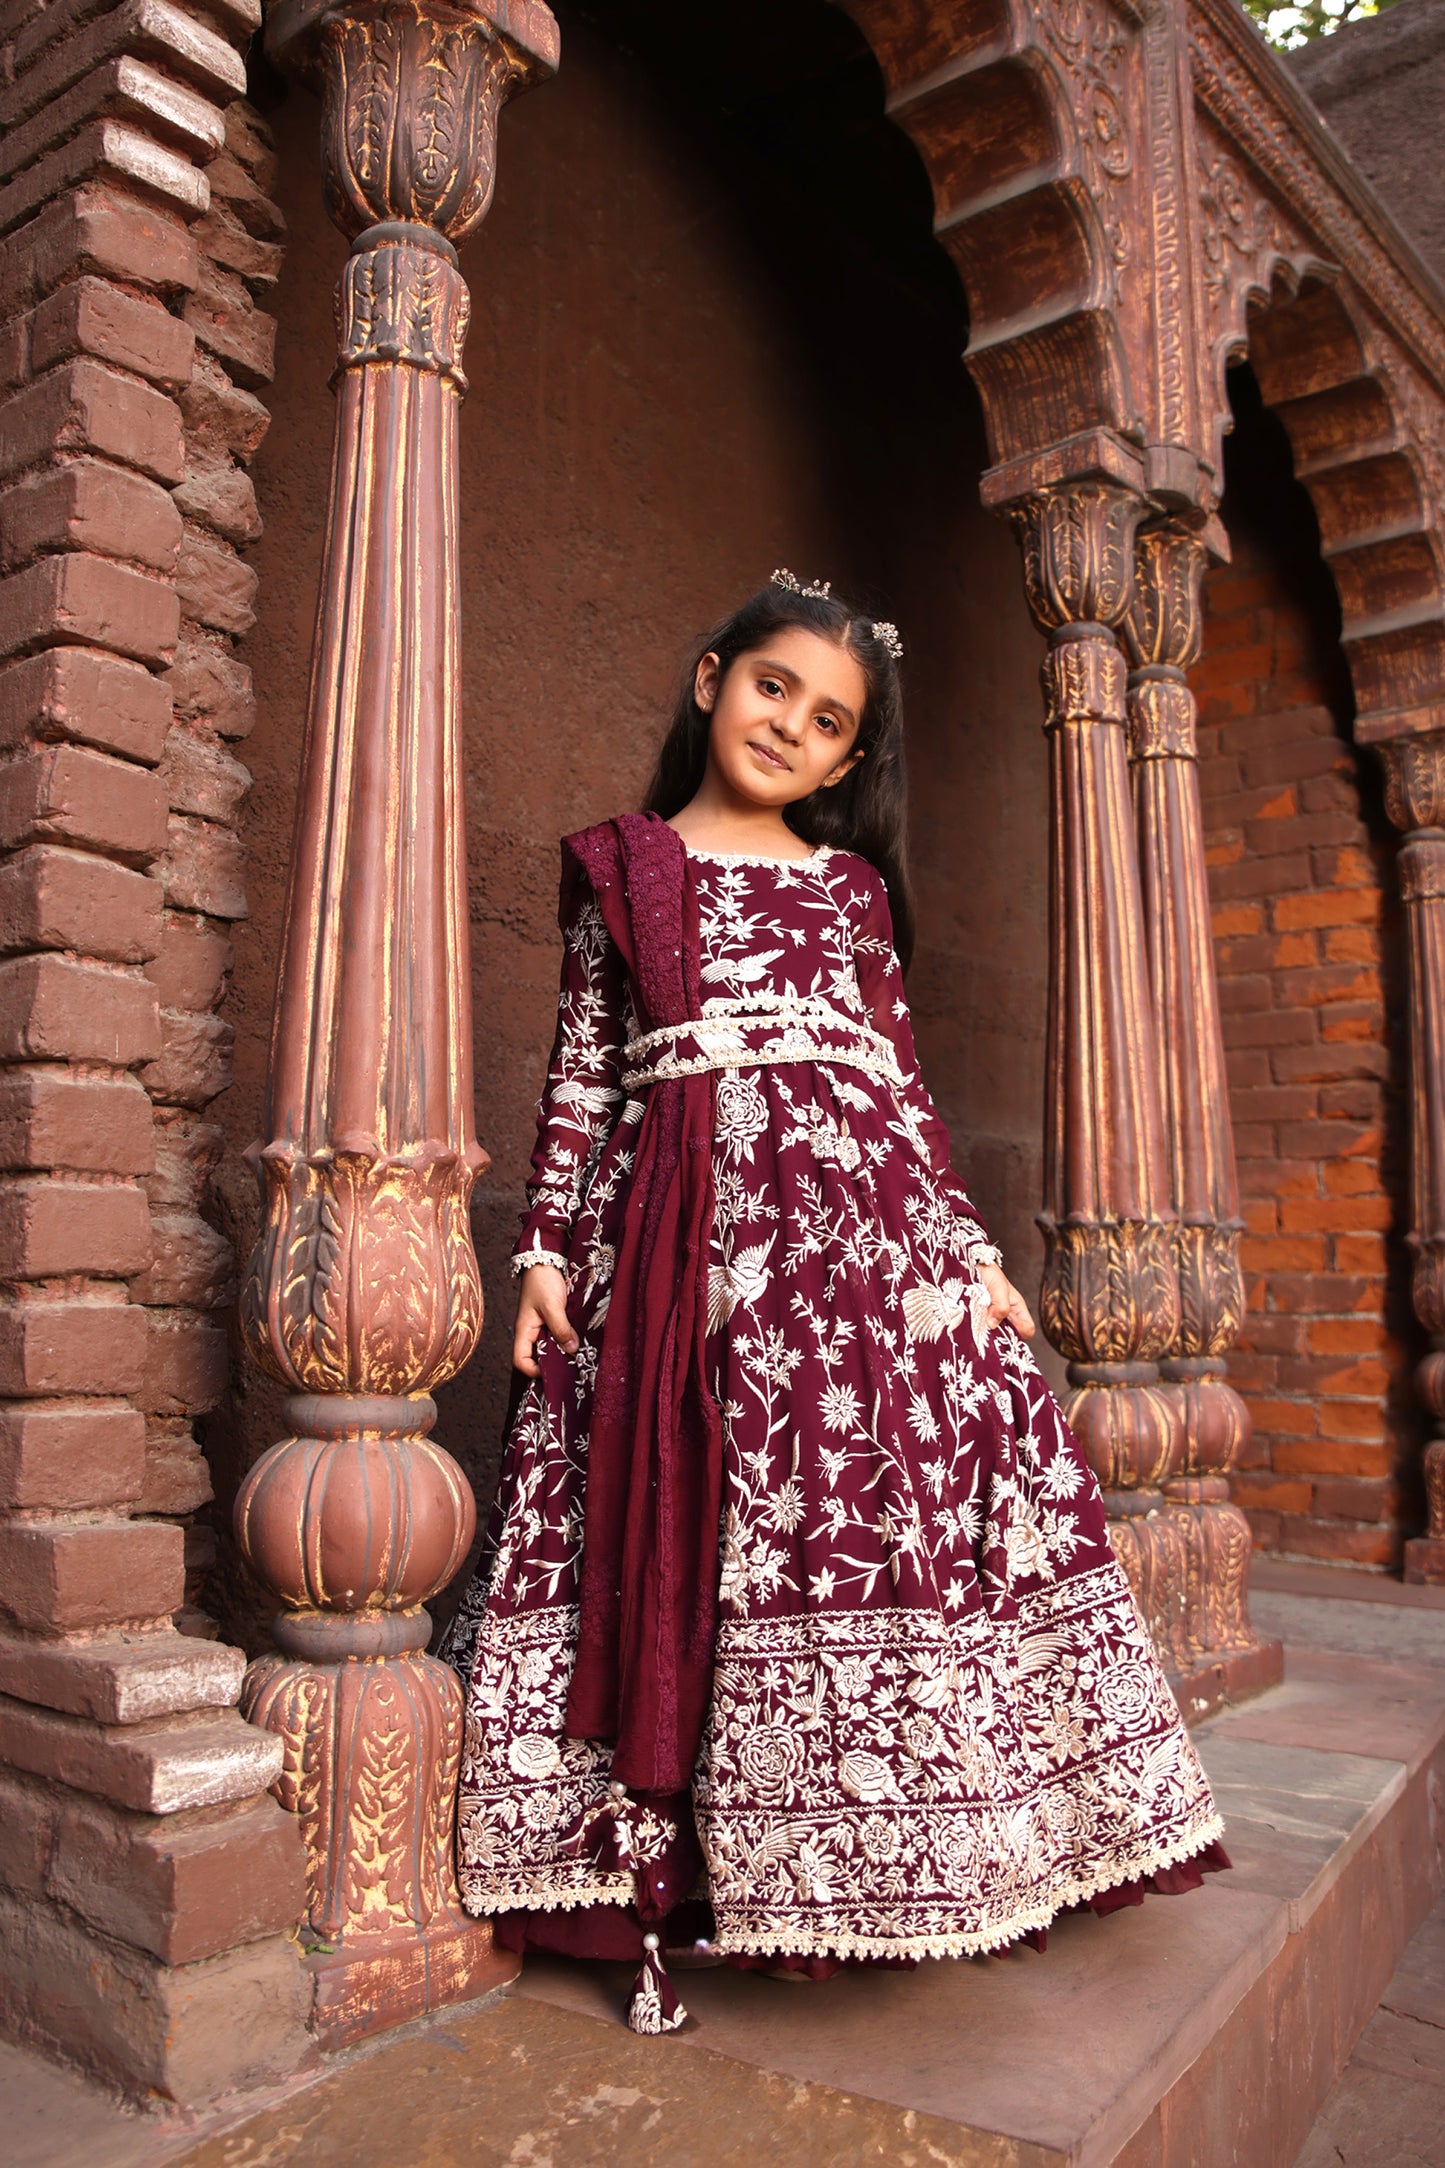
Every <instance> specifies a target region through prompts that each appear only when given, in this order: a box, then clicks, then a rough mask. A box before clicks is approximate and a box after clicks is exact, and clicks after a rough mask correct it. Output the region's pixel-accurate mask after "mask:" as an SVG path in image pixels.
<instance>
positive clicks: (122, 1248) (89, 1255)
mask: <svg viewBox="0 0 1445 2168" xmlns="http://www.w3.org/2000/svg"><path fill="white" fill-rule="evenodd" d="M150 1261H151V1227H150V1210H149V1207H148V1205H147V1203H146V1198H145V1192H144V1191H143V1190H141V1189H138V1188H136V1187H135V1186H134V1185H133V1184H131V1183H129V1182H86V1181H79V1180H66V1181H57V1180H56V1179H55V1178H54V1177H51V1176H45V1175H34V1176H31V1177H30V1178H28V1179H14V1178H12V1179H11V1180H9V1181H4V1182H0V1280H44V1279H53V1278H57V1277H59V1276H60V1275H61V1274H64V1273H89V1274H92V1275H97V1276H99V1275H109V1274H115V1275H117V1276H121V1277H127V1278H128V1277H130V1276H131V1275H132V1274H135V1273H139V1272H144V1271H145V1269H146V1267H147V1266H148V1265H149V1264H150Z"/></svg>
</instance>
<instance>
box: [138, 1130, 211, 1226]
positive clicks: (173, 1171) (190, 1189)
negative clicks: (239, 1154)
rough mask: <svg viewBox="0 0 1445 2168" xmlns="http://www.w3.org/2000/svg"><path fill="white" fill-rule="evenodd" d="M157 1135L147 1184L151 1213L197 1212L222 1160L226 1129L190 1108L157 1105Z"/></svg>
mask: <svg viewBox="0 0 1445 2168" xmlns="http://www.w3.org/2000/svg"><path fill="white" fill-rule="evenodd" d="M155 1136H156V1163H155V1170H154V1172H153V1173H152V1175H151V1177H150V1179H149V1180H148V1181H147V1183H146V1194H147V1196H148V1197H149V1198H150V1201H151V1210H152V1212H153V1213H157V1214H159V1213H166V1212H181V1213H189V1212H194V1210H195V1208H196V1206H197V1205H198V1204H199V1203H200V1201H201V1199H202V1197H203V1196H204V1195H205V1191H206V1184H207V1182H208V1181H209V1180H210V1177H211V1175H212V1173H213V1172H214V1170H215V1168H216V1167H217V1166H218V1164H219V1163H220V1158H221V1154H222V1152H223V1151H224V1149H225V1144H226V1132H225V1131H224V1129H222V1128H221V1126H220V1124H219V1123H218V1122H207V1121H201V1120H199V1119H198V1118H197V1117H196V1115H194V1114H193V1113H190V1112H188V1111H184V1110H180V1109H177V1108H174V1107H157V1109H156V1123H155Z"/></svg>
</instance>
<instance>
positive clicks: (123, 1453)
mask: <svg viewBox="0 0 1445 2168" xmlns="http://www.w3.org/2000/svg"><path fill="white" fill-rule="evenodd" d="M144 1475H145V1417H144V1416H143V1415H142V1414H141V1413H140V1410H139V1409H138V1408H132V1407H130V1406H129V1405H128V1404H127V1403H125V1402H123V1401H104V1400H66V1401H25V1400H16V1401H12V1402H11V1403H10V1404H9V1405H8V1406H4V1407H0V1508H4V1509H6V1510H9V1511H15V1510H20V1511H34V1510H35V1509H37V1508H40V1507H49V1508H50V1509H51V1510H52V1511H54V1512H62V1513H63V1512H76V1511H81V1510H84V1509H87V1508H95V1507H97V1506H118V1505H129V1504H131V1503H133V1502H134V1501H135V1500H136V1499H137V1498H139V1496H140V1492H141V1484H142V1481H143V1479H144ZM0 1690H3V1691H4V1692H5V1693H15V1692H18V1691H19V1689H18V1688H16V1687H15V1686H13V1685H9V1684H6V1683H5V1681H4V1679H3V1676H0ZM40 1698H41V1699H44V1698H45V1697H44V1696H41V1697H40Z"/></svg>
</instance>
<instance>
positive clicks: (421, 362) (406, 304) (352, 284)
mask: <svg viewBox="0 0 1445 2168" xmlns="http://www.w3.org/2000/svg"><path fill="white" fill-rule="evenodd" d="M470 315H471V299H470V296H469V295H468V293H467V288H466V281H465V280H464V279H463V278H462V276H461V273H460V272H459V271H457V270H456V269H455V267H454V266H453V265H452V264H451V263H449V262H448V261H447V259H446V258H445V257H444V256H441V255H439V254H438V253H437V252H436V251H435V250H434V249H428V248H415V247H408V246H406V244H405V243H393V244H391V245H390V246H386V247H379V248H372V249H366V250H364V251H363V252H362V254H361V255H359V256H352V257H351V258H350V260H349V261H348V263H347V265H346V268H345V270H344V271H343V272H342V274H341V284H340V285H339V287H338V288H337V292H336V339H337V349H338V359H339V366H340V367H341V368H343V369H355V368H359V367H360V366H361V365H362V364H363V363H365V362H368V361H400V362H408V363H410V364H411V366H412V367H413V368H416V369H429V370H432V371H434V372H435V373H436V374H437V375H439V376H446V377H449V378H450V379H451V381H452V382H453V383H454V384H455V385H456V387H457V389H458V391H465V390H466V388H467V380H466V378H465V377H464V376H463V374H462V348H463V347H464V346H465V344H466V337H467V323H468V319H469V318H470Z"/></svg>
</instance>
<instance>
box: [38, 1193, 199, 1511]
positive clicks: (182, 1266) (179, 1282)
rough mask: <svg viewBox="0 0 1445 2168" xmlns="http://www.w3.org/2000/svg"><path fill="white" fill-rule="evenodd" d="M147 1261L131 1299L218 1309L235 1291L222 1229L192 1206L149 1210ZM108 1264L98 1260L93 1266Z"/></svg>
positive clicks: (99, 1268) (133, 1283) (134, 1282)
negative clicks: (219, 1231)
mask: <svg viewBox="0 0 1445 2168" xmlns="http://www.w3.org/2000/svg"><path fill="white" fill-rule="evenodd" d="M148 1219H149V1238H150V1246H151V1258H150V1263H149V1264H148V1266H147V1267H146V1269H145V1270H144V1271H143V1272H141V1273H140V1274H139V1275H138V1277H136V1278H135V1279H133V1280H132V1281H131V1283H130V1299H131V1301H132V1302H140V1303H146V1304H150V1305H154V1306H156V1307H167V1308H180V1307H185V1308H188V1309H195V1310H215V1309H219V1308H220V1306H221V1304H222V1303H226V1302H230V1301H231V1300H232V1299H233V1298H234V1296H235V1292H236V1259H235V1255H234V1252H233V1251H232V1249H231V1245H230V1243H229V1242H228V1241H227V1240H226V1238H225V1236H224V1235H218V1234H217V1232H216V1230H215V1228H214V1227H208V1226H207V1224H206V1222H205V1221H204V1220H203V1219H198V1218H197V1217H196V1215H195V1214H194V1213H193V1212H156V1213H153V1214H150V1215H148ZM3 1224H4V1221H3V1197H0V1228H3ZM106 1269H108V1268H107V1267H102V1266H99V1265H96V1266H92V1267H91V1270H92V1271H102V1270H106ZM151 1510H152V1511H155V1512H160V1511H165V1512H174V1511H177V1510H179V1509H178V1508H175V1507H170V1506H167V1507H164V1508H161V1507H153V1508H152V1509H151Z"/></svg>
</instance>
